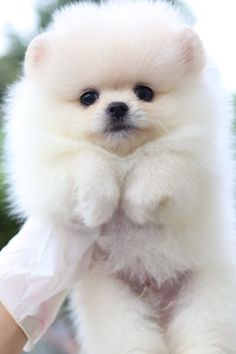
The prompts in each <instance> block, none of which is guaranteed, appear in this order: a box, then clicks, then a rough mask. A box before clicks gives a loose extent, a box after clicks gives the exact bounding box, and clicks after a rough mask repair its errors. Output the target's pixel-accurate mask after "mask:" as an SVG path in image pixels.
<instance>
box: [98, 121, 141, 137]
mask: <svg viewBox="0 0 236 354" xmlns="http://www.w3.org/2000/svg"><path fill="white" fill-rule="evenodd" d="M136 130H137V127H135V125H133V124H132V123H130V122H127V121H114V122H112V123H109V124H108V125H107V126H106V127H105V130H104V132H105V134H116V135H117V134H119V135H121V134H123V135H127V134H130V133H133V132H134V131H136Z"/></svg>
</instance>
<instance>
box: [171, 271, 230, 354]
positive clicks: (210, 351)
mask: <svg viewBox="0 0 236 354" xmlns="http://www.w3.org/2000/svg"><path fill="white" fill-rule="evenodd" d="M232 277H233V274H232V271H230V269H224V270H222V269H214V270H212V271H209V272H199V273H198V274H195V276H194V277H193V279H192V280H191V281H190V282H189V284H187V286H186V287H185V288H184V289H183V291H182V293H181V294H180V296H179V299H178V301H177V303H176V309H175V315H174V317H173V319H172V321H171V322H170V325H169V329H168V342H169V346H170V348H171V353H173V354H235V353H236V303H235V293H236V292H235V290H236V289H235V284H232V279H230V278H232Z"/></svg>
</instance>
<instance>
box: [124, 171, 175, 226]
mask: <svg viewBox="0 0 236 354" xmlns="http://www.w3.org/2000/svg"><path fill="white" fill-rule="evenodd" d="M167 200H168V197H167V195H165V194H163V193H162V192H161V191H160V189H158V185H153V183H150V181H149V180H148V179H146V178H145V177H144V176H142V174H141V175H140V174H139V176H137V175H135V174H134V175H131V176H129V178H128V179H127V181H126V186H125V190H124V194H123V198H122V209H123V210H124V212H125V214H126V216H127V217H128V218H129V219H131V220H132V221H133V222H135V223H138V224H140V225H143V224H145V223H148V222H153V223H156V222H157V218H158V211H159V209H160V207H161V206H164V205H165V203H166V201H167Z"/></svg>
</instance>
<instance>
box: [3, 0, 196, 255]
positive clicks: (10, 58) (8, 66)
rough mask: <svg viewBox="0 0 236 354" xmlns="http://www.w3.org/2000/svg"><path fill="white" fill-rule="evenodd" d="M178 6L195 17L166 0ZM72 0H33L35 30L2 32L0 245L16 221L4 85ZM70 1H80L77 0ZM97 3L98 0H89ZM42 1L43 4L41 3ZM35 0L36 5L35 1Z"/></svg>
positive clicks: (173, 0) (175, 0) (12, 231)
mask: <svg viewBox="0 0 236 354" xmlns="http://www.w3.org/2000/svg"><path fill="white" fill-rule="evenodd" d="M167 1H169V2H171V3H173V4H177V5H179V6H180V7H181V9H182V10H183V11H184V13H185V14H186V15H187V18H188V21H189V22H190V23H193V22H194V21H195V18H194V15H193V14H192V12H191V11H190V9H189V8H188V7H187V6H186V5H185V4H184V2H183V1H181V0H167ZM70 2H72V1H68V0H57V1H56V0H51V1H50V0H49V1H46V3H45V2H42V1H38V3H37V2H36V12H37V17H36V18H37V23H36V25H35V30H34V31H33V32H32V33H30V34H29V36H28V38H25V37H24V38H23V37H21V36H20V35H19V34H18V33H16V32H15V31H13V30H12V29H9V30H8V31H7V33H6V36H7V37H8V43H9V46H8V49H7V52H6V53H5V54H4V55H3V56H1V57H0V249H1V248H2V247H3V246H4V245H5V244H6V243H7V242H8V241H9V239H10V238H11V237H12V236H13V235H14V234H15V233H16V232H17V230H18V229H19V227H20V222H19V221H17V220H16V219H14V218H13V217H11V216H10V213H9V206H8V203H7V195H6V194H7V193H6V186H5V183H4V168H3V161H2V158H1V157H2V145H3V140H4V136H3V119H2V118H3V109H2V103H3V101H4V94H5V92H6V89H7V87H8V86H9V85H10V84H11V83H12V82H14V81H15V80H16V79H17V78H18V77H19V75H20V72H21V66H22V62H23V59H24V53H25V50H26V47H27V45H28V43H29V42H30V40H31V38H33V37H34V36H35V35H36V34H37V33H38V32H40V31H42V30H43V29H44V28H45V27H46V26H47V24H48V23H49V21H50V17H51V14H52V13H53V11H54V10H55V9H56V8H60V7H61V6H64V5H65V4H68V3H70ZM73 2H80V1H79V0H77V1H73ZM93 2H96V3H99V2H100V0H93ZM42 3H43V5H42ZM37 4H38V5H37Z"/></svg>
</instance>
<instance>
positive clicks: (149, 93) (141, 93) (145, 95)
mask: <svg viewBox="0 0 236 354" xmlns="http://www.w3.org/2000/svg"><path fill="white" fill-rule="evenodd" d="M134 92H135V94H136V96H137V97H138V98H139V99H140V100H142V101H146V102H151V101H152V100H153V98H154V92H153V90H152V89H151V88H150V87H147V86H144V85H140V86H136V87H135V89H134Z"/></svg>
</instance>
